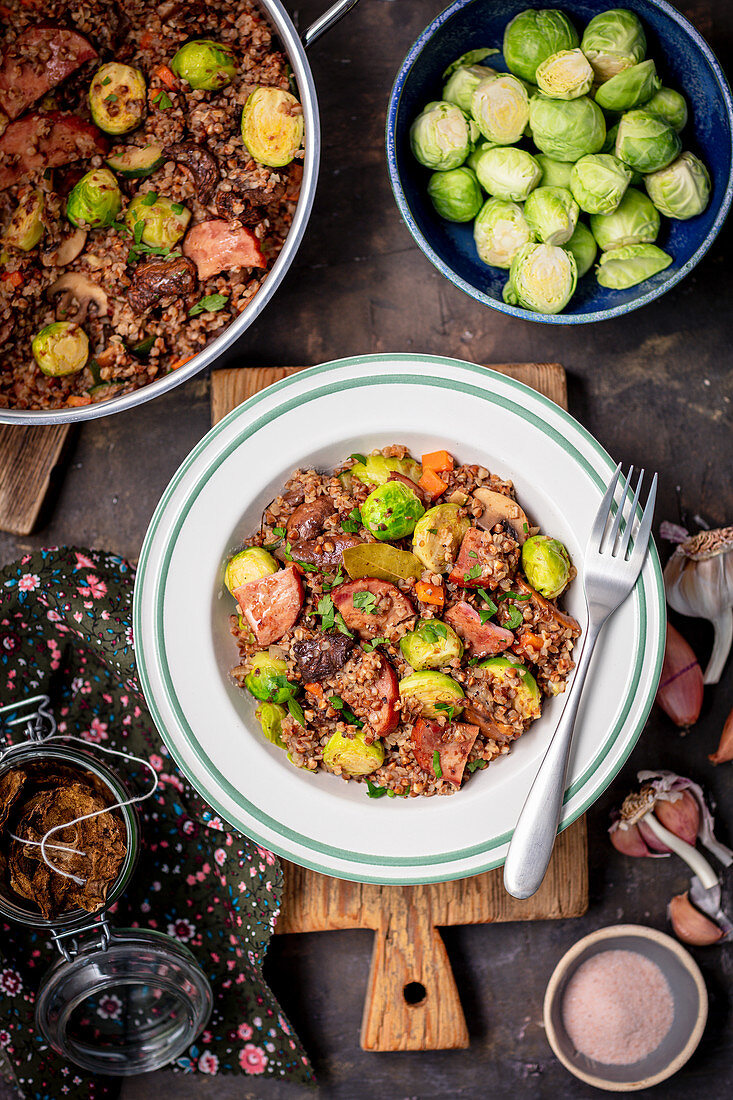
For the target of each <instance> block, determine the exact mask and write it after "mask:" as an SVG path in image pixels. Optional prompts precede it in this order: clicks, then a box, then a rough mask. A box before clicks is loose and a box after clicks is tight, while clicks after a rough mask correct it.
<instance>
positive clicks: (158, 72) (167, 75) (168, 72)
mask: <svg viewBox="0 0 733 1100" xmlns="http://www.w3.org/2000/svg"><path fill="white" fill-rule="evenodd" d="M154 74H155V76H157V77H158V79H159V80H162V81H163V83H164V84H165V85H166V87H167V88H170V90H171V91H172V92H174V91H175V90H176V88H177V87H178V81H177V80H176V74H175V73H174V72H173V70H172V69H169V68H168V66H167V65H158V67H157V68H156V69H155V70H154Z"/></svg>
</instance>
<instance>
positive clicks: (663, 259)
mask: <svg viewBox="0 0 733 1100" xmlns="http://www.w3.org/2000/svg"><path fill="white" fill-rule="evenodd" d="M671 263H672V257H671V256H669V255H668V254H667V253H666V252H663V251H662V249H661V248H657V246H656V245H655V244H627V245H624V247H623V248H614V249H613V250H612V251H611V252H604V253H603V255H602V256H601V262H600V263H599V264H598V267H597V268H596V276H597V278H598V282H599V283H600V285H601V286H605V287H608V288H609V289H611V290H628V288H629V287H632V286H637V285H638V284H639V283H643V282H644V281H645V280H646V279H651V277H652V275H658V274H659V272H660V271H664V269H665V268H667V267H669V265H670V264H671Z"/></svg>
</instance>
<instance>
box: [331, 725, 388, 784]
mask: <svg viewBox="0 0 733 1100" xmlns="http://www.w3.org/2000/svg"><path fill="white" fill-rule="evenodd" d="M323 763H324V764H325V765H326V767H327V768H330V769H332V770H336V769H339V770H340V771H342V772H346V774H347V775H370V774H371V773H372V772H375V771H376V770H377V768H381V766H382V764H383V763H384V745H383V744H382V742H381V741H374V742H372V744H371V745H368V744H367V743H366V741H365V740H364V734H362V733H356V734H354V736H353V737H347V736H346V734H344V733H334V734H333V735H332V737H331V738H330V740H329V741H328V743H327V745H326V747H325V749H324V750H323Z"/></svg>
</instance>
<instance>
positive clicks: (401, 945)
mask: <svg viewBox="0 0 733 1100" xmlns="http://www.w3.org/2000/svg"><path fill="white" fill-rule="evenodd" d="M416 889H418V890H419V889H420V888H419V887H417V888H416ZM409 893H410V891H409V890H402V891H399V892H397V891H395V893H394V895H393V898H394V902H393V907H392V908H391V910H387V911H386V912H385V913H384V916H385V918H387V920H386V923H384V924H382V925H381V926H380V927H379V928H377V930H376V932H375V934H374V949H373V952H372V965H371V971H370V973H369V985H368V987H367V997H366V1004H365V1006H364V1017H363V1019H362V1027H361V1045H362V1048H363V1049H364V1050H452V1049H456V1048H465V1047H467V1046H468V1028H467V1027H466V1020H465V1017H464V1015H463V1009H462V1007H461V1002H460V998H459V996H458V989H457V987H456V983H455V980H454V978H453V972H452V970H451V966H450V962H449V960H448V954H447V952H446V950H445V944H444V943H443V939H442V937H441V935H440V932H439V931H438V929H437V928H436V927H435V926H434V925H433V922H432V915H431V910H430V906H429V904H425V898H424V897H422V898H421V899H420V903H421V904H420V905H417V904H411V903H410V901H409V900H408V896H409ZM421 893H422V891H421Z"/></svg>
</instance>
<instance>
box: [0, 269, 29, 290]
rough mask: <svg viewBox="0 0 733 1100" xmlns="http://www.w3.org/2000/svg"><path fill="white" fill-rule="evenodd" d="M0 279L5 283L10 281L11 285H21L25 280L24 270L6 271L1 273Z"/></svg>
mask: <svg viewBox="0 0 733 1100" xmlns="http://www.w3.org/2000/svg"><path fill="white" fill-rule="evenodd" d="M0 279H2V281H3V282H4V283H10V285H11V286H14V287H16V288H17V287H19V286H22V285H23V283H24V282H25V279H24V278H23V272H22V271H6V272H5V274H4V275H0Z"/></svg>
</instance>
